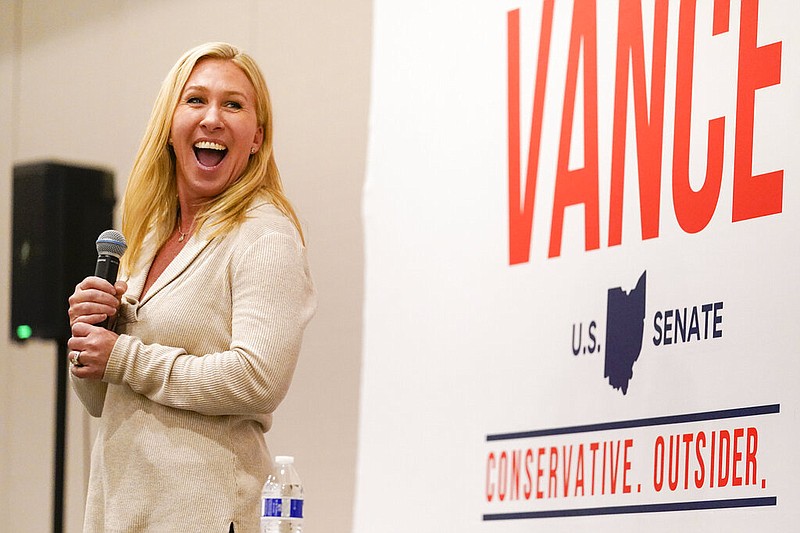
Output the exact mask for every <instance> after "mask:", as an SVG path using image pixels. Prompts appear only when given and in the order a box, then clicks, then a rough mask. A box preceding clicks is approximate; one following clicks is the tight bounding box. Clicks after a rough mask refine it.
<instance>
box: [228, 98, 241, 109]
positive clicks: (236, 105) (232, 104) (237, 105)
mask: <svg viewBox="0 0 800 533" xmlns="http://www.w3.org/2000/svg"><path fill="white" fill-rule="evenodd" d="M225 107H229V108H231V109H241V108H242V104H240V103H239V102H234V101H233V100H231V101H229V102H226V103H225Z"/></svg>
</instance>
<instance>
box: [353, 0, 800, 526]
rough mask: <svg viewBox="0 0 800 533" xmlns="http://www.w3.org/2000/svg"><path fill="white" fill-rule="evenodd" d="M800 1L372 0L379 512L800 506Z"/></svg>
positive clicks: (566, 519)
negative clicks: (799, 446)
mask: <svg viewBox="0 0 800 533" xmlns="http://www.w3.org/2000/svg"><path fill="white" fill-rule="evenodd" d="M798 19H800V8H798V7H797V4H796V3H795V2H791V1H788V0H786V1H778V0H770V1H761V2H758V1H757V0H745V1H742V2H735V1H734V2H727V1H720V0H718V1H715V2H712V1H707V2H706V1H701V2H694V1H682V2H678V1H673V2H666V1H653V0H644V1H640V0H620V1H619V2H612V1H608V2H606V1H600V2H595V1H594V0H569V1H568V0H564V1H560V0H559V1H558V2H555V1H552V0H544V1H542V0H537V1H511V0H502V1H472V2H460V1H436V2H422V1H408V2H393V1H388V0H376V1H375V3H374V41H373V47H374V52H373V54H374V56H373V65H372V69H373V74H372V75H373V80H372V101H371V106H372V107H371V121H370V126H371V133H370V146H369V161H368V176H367V182H366V185H365V192H364V219H365V227H366V269H367V270H366V302H365V319H364V339H365V340H364V362H363V379H362V387H363V388H362V403H361V430H360V438H359V465H358V476H357V498H356V500H357V501H356V512H355V527H356V531H357V532H358V533H373V532H375V531H381V532H394V531H397V532H407V531H413V532H415V533H424V532H442V531H458V532H484V531H486V532H501V531H502V532H504V533H506V532H508V533H516V532H523V531H533V530H545V531H553V532H562V531H563V532H568V531H569V532H572V531H576V530H585V531H604V530H608V531H611V530H613V531H615V532H619V531H641V530H642V523H643V522H642V521H643V520H646V524H647V531H652V532H660V531H663V532H667V531H669V532H674V531H676V530H678V529H679V528H684V529H685V530H688V531H790V530H793V528H794V526H795V525H796V524H797V522H798V520H800V489H798V488H797V485H796V484H795V483H794V481H793V480H795V479H797V478H798V477H799V476H800V466H799V465H798V462H796V461H794V452H793V449H794V445H795V444H796V443H797V442H798V437H799V436H800V420H798V408H799V407H800V406H799V405H798V401H799V400H800V389H799V388H798V387H797V386H796V384H795V382H796V381H797V379H798V376H800V362H798V356H800V349H799V348H798V342H797V339H796V337H795V332H796V329H795V328H796V323H797V317H798V316H799V313H798V311H800V303H798V296H800V276H798V275H797V273H796V265H797V264H798V262H799V261H800V240H798V238H797V234H796V232H797V229H798V228H800V214H799V213H798V211H799V210H800V188H798V180H797V179H795V177H796V176H797V175H798V171H800V155H798V149H797V148H796V146H795V145H796V144H797V139H798V130H799V129H800V128H799V127H798V125H799V124H800V105H798V100H800V92H798V82H800V70H799V68H798V67H799V66H800V58H797V57H796V50H797V46H795V45H798V44H800V39H799V38H798V33H797V31H796V29H795V25H796V22H797V21H798Z"/></svg>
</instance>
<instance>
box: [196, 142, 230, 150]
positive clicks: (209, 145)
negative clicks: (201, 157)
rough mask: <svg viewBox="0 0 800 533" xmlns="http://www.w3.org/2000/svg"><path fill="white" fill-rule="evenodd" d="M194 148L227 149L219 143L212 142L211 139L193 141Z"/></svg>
mask: <svg viewBox="0 0 800 533" xmlns="http://www.w3.org/2000/svg"><path fill="white" fill-rule="evenodd" d="M194 147H195V148H199V149H201V150H227V148H226V147H225V146H223V145H221V144H217V143H212V142H211V141H198V142H196V143H194Z"/></svg>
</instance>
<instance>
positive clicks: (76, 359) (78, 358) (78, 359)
mask: <svg viewBox="0 0 800 533" xmlns="http://www.w3.org/2000/svg"><path fill="white" fill-rule="evenodd" d="M69 361H70V363H72V364H73V365H75V366H83V365H82V364H81V352H80V351H78V350H76V351H75V354H74V355H72V356H71V357H70V358H69Z"/></svg>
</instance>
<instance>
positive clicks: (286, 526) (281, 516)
mask: <svg viewBox="0 0 800 533" xmlns="http://www.w3.org/2000/svg"><path fill="white" fill-rule="evenodd" d="M302 531H303V484H302V482H301V481H300V476H298V475H297V470H295V469H294V457H292V456H289V455H278V456H276V457H275V469H274V472H273V473H272V474H271V475H270V476H269V477H268V478H267V482H266V483H264V490H263V491H261V533H302Z"/></svg>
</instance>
